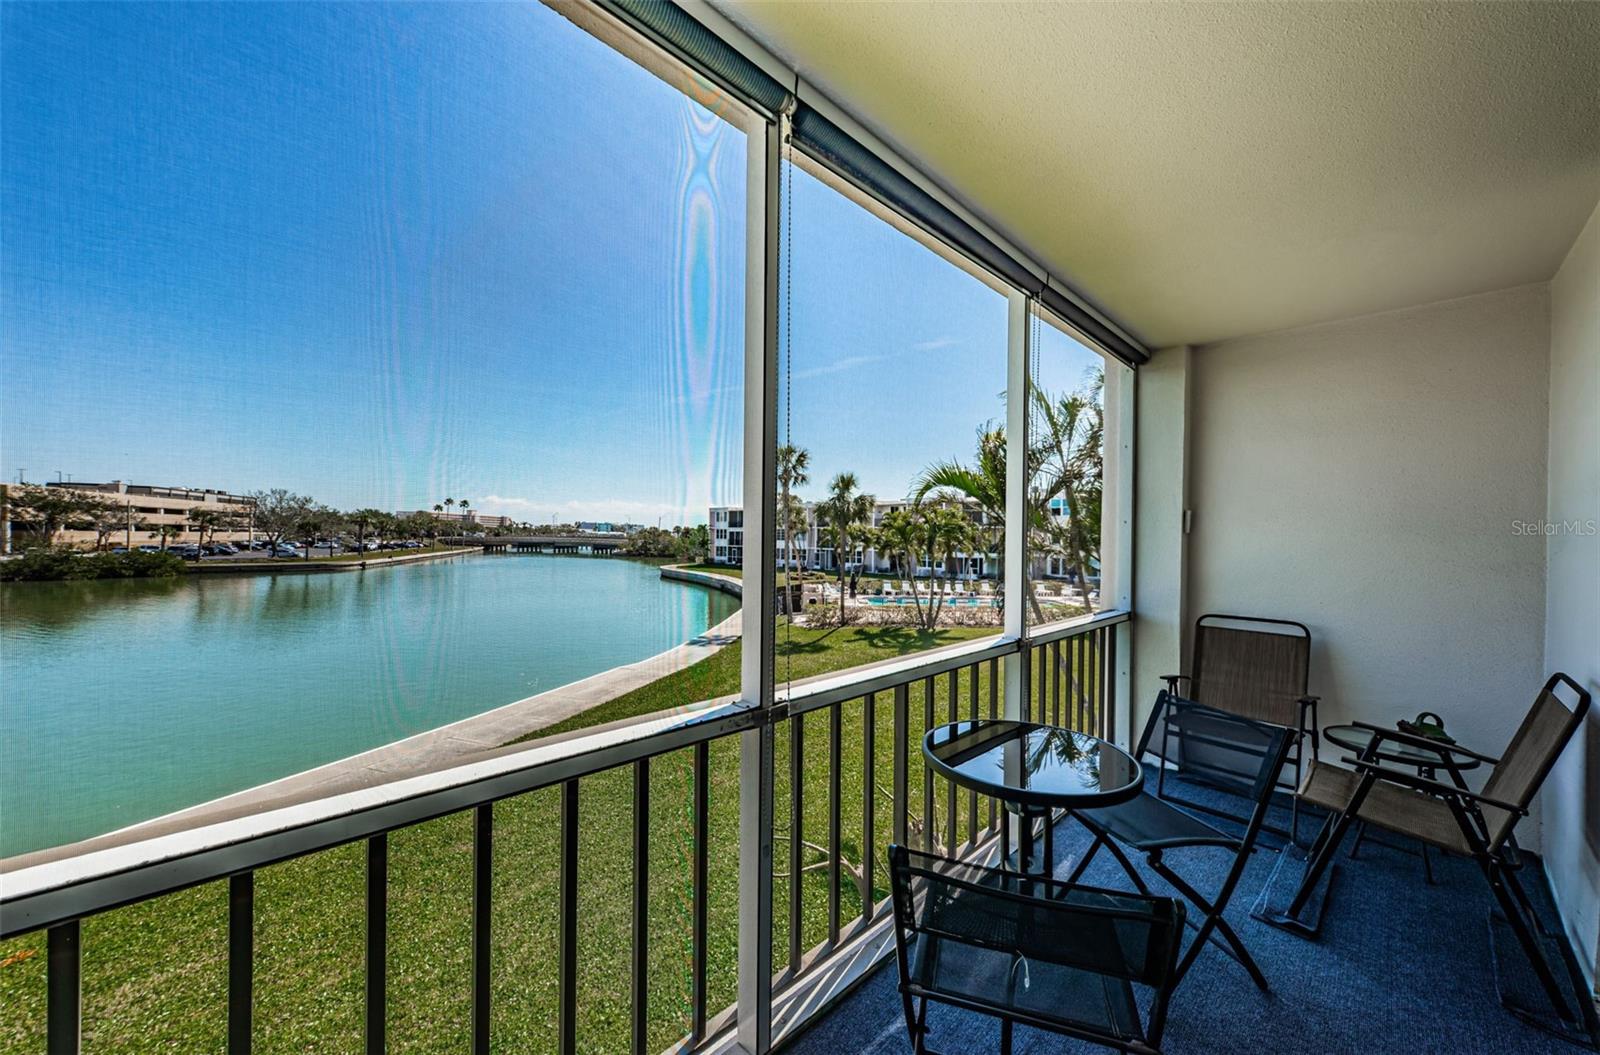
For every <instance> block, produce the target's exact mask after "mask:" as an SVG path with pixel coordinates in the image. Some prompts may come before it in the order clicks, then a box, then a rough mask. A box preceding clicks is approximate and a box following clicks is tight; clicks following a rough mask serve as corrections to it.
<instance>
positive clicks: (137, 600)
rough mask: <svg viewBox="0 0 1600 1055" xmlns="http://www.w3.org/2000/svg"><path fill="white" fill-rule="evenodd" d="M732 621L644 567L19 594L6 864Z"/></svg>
mask: <svg viewBox="0 0 1600 1055" xmlns="http://www.w3.org/2000/svg"><path fill="white" fill-rule="evenodd" d="M737 606H738V602H737V601H736V600H735V599H733V598H731V597H727V596H725V595H723V594H719V593H714V592H711V591H708V590H704V589H701V588H699V587H694V586H687V585H683V584H680V583H669V582H664V581H662V580H661V578H660V575H659V573H658V572H657V570H656V569H655V568H653V567H650V566H648V565H642V564H636V563H633V562H631V561H622V560H593V559H585V558H572V557H543V556H534V555H514V554H513V555H504V556H471V557H464V558H460V559H456V560H449V561H439V562H435V563H424V564H418V565H414V566H411V567H400V568H385V569H374V570H371V571H365V572H350V573H344V574H330V575H276V576H242V575H241V576H226V577H217V578H211V577H207V578H203V579H195V580H186V579H180V580H167V581H129V582H91V583H14V584H8V585H6V586H4V587H0V650H3V651H0V856H9V855H11V854H16V853H23V852H26V851H28V850H33V849H38V848H40V847H44V846H50V845H55V844H58V843H63V842H69V841H73V840H76V839H82V838H86V837H88V836H91V835H97V834H100V833H102V832H107V831H111V830H113V829H116V828H120V827H123V826H124V825H128V824H132V823H134V822H136V821H141V820H146V819H148V818H150V817H155V816H159V815H161V814H163V813H167V812H170V811H172V810H176V809H181V808H182V807H185V806H190V805H193V804H194V803H197V802H203V801H205V800H207V799H210V798H215V797H216V796H218V795H225V794H228V793H230V792H234V791H238V790H240V789H243V788H248V787H251V786H254V785H256V784H260V783H262V782H264V781H268V780H272V779H275V778H277V777H281V776H285V775H287V774H290V773H294V772H298V771H299V770H302V769H307V768H310V767H312V766H317V765H321V764H322V763H325V762H331V761H333V760H334V759H338V758H343V757H345V756H347V755H351V754H355V753H356V752H359V751H364V750H367V749H369V748H373V747H377V746H380V745H382V744H385V743H389V742H390V741H393V740H397V739H400V738H401V737H405V736H410V735H412V734H413V733H419V732H423V731H425V730H428V729H432V728H435V727H437V726H440V725H444V724H446V723H448V722H453V721H456V720H457V719H460V718H465V717H468V716H469V715H473V714H477V713H479V712H481V711H486V710H489V709H490V708H493V707H498V706H500V705H502V704H506V703H511V702H512V701H514V700H519V699H522V698H523V697H525V696H531V695H533V694H534V693H538V692H543V691H545V690H547V689H553V688H555V687H557V686H559V685H564V684H567V683H568V682H571V681H575V680H577V679H579V678H583V677H587V676H589V675H591V674H596V673H598V672H600V671H602V670H608V669H610V668H611V667H615V666H618V665H620V664H623V663H632V662H635V661H637V660H640V659H644V658H646V657H648V656H652V655H655V654H656V653H658V652H662V651H664V650H666V649H669V648H671V647H672V646H673V645H676V644H678V643H680V642H683V641H686V640H688V639H689V638H692V637H694V636H695V635H697V634H699V633H701V632H703V631H704V630H705V629H706V628H707V627H709V626H713V625H715V624H716V623H719V622H721V621H722V620H723V619H724V618H726V617H727V616H728V615H730V614H731V613H732V612H733V611H734V610H735V608H737ZM684 702H690V701H684Z"/></svg>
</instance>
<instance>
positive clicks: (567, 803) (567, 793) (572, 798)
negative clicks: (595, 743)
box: [556, 777, 578, 1055]
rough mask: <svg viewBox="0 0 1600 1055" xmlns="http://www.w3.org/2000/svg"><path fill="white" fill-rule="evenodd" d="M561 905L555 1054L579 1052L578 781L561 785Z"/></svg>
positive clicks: (568, 1054)
mask: <svg viewBox="0 0 1600 1055" xmlns="http://www.w3.org/2000/svg"><path fill="white" fill-rule="evenodd" d="M560 824H561V836H560V843H561V848H560V851H559V853H560V861H561V872H560V893H559V895H558V900H559V902H560V915H561V931H560V934H561V936H560V939H559V942H560V944H559V946H558V949H557V957H556V958H557V974H558V981H557V990H556V1050H557V1051H559V1052H560V1053H561V1055H574V1053H575V1052H576V1051H577V1050H578V779H577V778H576V777H572V778H569V779H568V780H566V781H564V782H563V783H562V785H561V821H560Z"/></svg>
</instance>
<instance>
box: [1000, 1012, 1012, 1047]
mask: <svg viewBox="0 0 1600 1055" xmlns="http://www.w3.org/2000/svg"><path fill="white" fill-rule="evenodd" d="M1000 1055H1011V1020H1010V1019H1009V1018H1002V1019H1001V1020H1000Z"/></svg>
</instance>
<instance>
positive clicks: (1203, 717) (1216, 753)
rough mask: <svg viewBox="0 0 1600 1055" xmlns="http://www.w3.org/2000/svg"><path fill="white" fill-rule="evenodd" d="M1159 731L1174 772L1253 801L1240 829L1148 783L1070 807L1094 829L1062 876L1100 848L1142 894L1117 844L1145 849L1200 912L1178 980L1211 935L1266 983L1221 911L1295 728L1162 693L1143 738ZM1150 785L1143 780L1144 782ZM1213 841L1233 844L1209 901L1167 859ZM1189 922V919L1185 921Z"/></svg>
mask: <svg viewBox="0 0 1600 1055" xmlns="http://www.w3.org/2000/svg"><path fill="white" fill-rule="evenodd" d="M1156 735H1160V736H1161V737H1162V738H1163V739H1164V740H1166V741H1167V742H1168V743H1167V750H1166V751H1165V756H1166V757H1168V758H1169V759H1172V760H1173V763H1172V764H1173V765H1174V766H1175V767H1176V769H1177V772H1178V773H1179V775H1180V776H1196V775H1197V776H1199V777H1201V778H1202V779H1204V780H1206V782H1207V783H1210V784H1215V785H1224V786H1227V787H1229V788H1230V789H1232V790H1237V791H1238V792H1239V793H1240V794H1242V795H1245V796H1246V797H1248V798H1249V799H1250V801H1252V802H1254V803H1255V808H1254V809H1252V810H1251V812H1250V818H1249V820H1248V821H1247V822H1246V824H1245V828H1244V832H1243V833H1242V834H1240V835H1237V836H1234V835H1229V834H1227V833H1225V832H1222V831H1220V830H1218V829H1217V828H1215V827H1213V826H1212V825H1211V824H1209V823H1207V822H1206V821H1204V820H1201V819H1200V818H1199V817H1196V816H1195V815H1194V814H1192V813H1189V812H1187V811H1185V810H1183V809H1180V808H1178V807H1177V806H1175V805H1173V804H1172V802H1170V801H1168V800H1167V799H1163V798H1160V797H1158V796H1157V795H1155V794H1153V793H1152V792H1151V791H1149V790H1146V791H1145V792H1144V793H1143V794H1142V795H1140V796H1139V797H1138V798H1136V799H1134V800H1133V801H1131V802H1126V803H1123V804H1122V805H1120V806H1109V807H1106V808H1105V809H1090V810H1075V811H1074V812H1073V814H1072V816H1073V817H1074V818H1075V819H1077V821H1078V822H1079V823H1081V824H1082V825H1083V826H1084V827H1085V828H1087V829H1089V832H1090V833H1091V834H1092V835H1093V836H1094V841H1093V842H1092V843H1091V844H1090V846H1089V849H1088V850H1087V851H1086V852H1085V853H1084V856H1083V859H1082V860H1081V861H1079V862H1078V866H1077V868H1076V869H1075V870H1074V871H1073V873H1072V876H1071V877H1070V878H1069V879H1068V880H1067V881H1068V882H1069V883H1072V882H1076V881H1077V879H1078V877H1079V876H1081V875H1082V874H1083V871H1084V869H1085V868H1087V867H1089V863H1090V862H1091V861H1092V860H1094V857H1095V855H1096V854H1097V853H1098V852H1099V851H1100V850H1101V848H1102V847H1103V848H1105V849H1106V850H1108V851H1110V853H1111V854H1112V856H1114V857H1115V858H1116V859H1117V861H1118V862H1119V863H1120V864H1121V865H1122V869H1123V871H1125V872H1127V874H1128V878H1130V879H1131V880H1132V881H1133V883H1134V886H1136V887H1137V888H1138V890H1139V892H1140V893H1141V894H1149V893H1150V889H1149V887H1148V886H1146V885H1145V882H1144V879H1143V878H1142V877H1141V876H1140V875H1139V873H1138V871H1137V870H1136V869H1135V868H1134V867H1133V864H1132V863H1131V862H1130V861H1129V860H1128V858H1127V855H1126V854H1124V853H1123V851H1122V850H1121V848H1120V847H1119V845H1118V844H1122V845H1125V846H1128V847H1131V848H1132V849H1134V850H1137V851H1139V852H1140V853H1142V854H1144V856H1145V861H1146V863H1147V864H1149V866H1150V867H1151V869H1152V870H1153V871H1155V872H1156V874H1157V875H1159V876H1161V878H1163V879H1165V880H1166V881H1167V882H1168V883H1170V884H1172V887H1173V889H1175V890H1177V891H1178V892H1179V893H1180V894H1182V895H1183V896H1184V897H1185V898H1187V899H1188V900H1189V902H1190V904H1192V905H1193V906H1194V907H1195V909H1196V910H1197V911H1198V913H1199V917H1200V923H1199V924H1198V927H1197V929H1196V933H1195V937H1194V940H1193V941H1192V942H1191V943H1190V945H1189V949H1188V951H1187V952H1185V953H1184V956H1183V959H1182V960H1181V961H1180V962H1179V964H1178V970H1177V979H1175V980H1174V984H1176V981H1177V980H1181V979H1182V978H1183V976H1184V974H1186V973H1187V972H1188V970H1189V968H1190V967H1191V966H1193V964H1194V961H1195V958H1196V957H1197V956H1199V954H1200V950H1201V949H1202V948H1203V947H1204V946H1205V944H1206V942H1207V941H1212V942H1216V943H1217V945H1218V947H1219V948H1221V949H1222V951H1223V952H1225V953H1227V954H1228V955H1229V956H1232V957H1233V958H1234V959H1235V960H1237V961H1238V962H1239V963H1240V964H1241V965H1242V966H1243V967H1244V969H1245V970H1246V971H1248V972H1249V973H1250V977H1251V979H1252V980H1254V982H1255V983H1256V985H1257V986H1259V987H1260V988H1261V989H1262V990H1263V991H1270V987H1269V986H1268V985H1267V979H1266V976H1265V975H1264V974H1262V973H1261V968H1260V967H1258V966H1256V962H1255V960H1254V959H1252V958H1251V956H1250V953H1249V951H1248V950H1247V949H1246V948H1245V947H1244V942H1243V941H1242V940H1241V939H1240V938H1239V935H1238V933H1237V932H1236V931H1235V930H1234V929H1233V927H1232V926H1230V925H1229V924H1228V922H1227V920H1225V919H1223V917H1222V914H1223V912H1225V911H1226V910H1227V908H1228V902H1229V900H1231V899H1232V897H1233V892H1234V890H1235V888H1236V887H1237V886H1238V885H1239V879H1240V878H1241V877H1242V876H1243V875H1244V870H1245V866H1246V865H1247V864H1248V863H1249V861H1250V855H1251V853H1252V852H1254V850H1255V845H1256V840H1257V838H1258V837H1259V836H1260V834H1261V829H1262V826H1263V825H1264V824H1265V823H1266V818H1267V810H1268V808H1269V807H1270V806H1271V804H1272V795H1273V789H1274V788H1275V787H1276V785H1277V782H1278V775H1279V774H1280V773H1281V772H1282V771H1283V766H1284V761H1285V759H1286V757H1287V756H1288V752H1289V743H1290V741H1291V740H1292V739H1293V737H1294V734H1293V731H1292V730H1290V729H1286V728H1284V727H1283V726H1281V725H1272V724H1270V723H1267V722H1258V721H1252V720H1250V719H1248V718H1240V717H1238V716H1236V715H1232V714H1227V713H1224V712H1222V711H1218V710H1214V709H1212V708H1209V707H1205V706H1202V705H1200V704H1197V703H1193V702H1191V701H1189V700H1180V699H1175V698H1173V697H1171V696H1169V695H1168V694H1166V693H1162V699H1161V700H1160V701H1158V706H1157V709H1156V711H1155V713H1153V714H1152V715H1151V716H1150V721H1149V722H1148V723H1147V725H1146V727H1145V731H1144V735H1143V736H1142V737H1141V743H1143V742H1144V741H1148V740H1150V739H1151V738H1152V737H1153V736H1156ZM1148 787H1149V785H1148V784H1147V785H1146V788H1147V789H1148ZM1207 846H1209V847H1216V848H1218V849H1223V850H1230V851H1232V852H1233V855H1234V857H1233V864H1232V865H1231V866H1230V867H1229V869H1228V873H1227V875H1226V876H1225V877H1224V878H1223V881H1222V884H1221V886H1220V887H1218V889H1217V893H1216V895H1215V897H1213V898H1211V899H1210V900H1209V901H1208V900H1207V899H1206V898H1205V897H1204V896H1202V895H1201V894H1200V892H1199V891H1197V890H1196V889H1195V888H1194V887H1193V886H1192V885H1191V884H1190V883H1189V882H1188V881H1186V880H1185V879H1184V878H1183V877H1182V876H1180V875H1179V874H1178V873H1177V872H1176V871H1174V870H1173V868H1172V866H1171V865H1170V864H1169V863H1168V862H1167V861H1166V860H1165V856H1164V855H1165V854H1166V853H1167V851H1169V850H1176V849H1181V848H1185V847H1207ZM1190 923H1191V925H1194V923H1193V920H1191V921H1190Z"/></svg>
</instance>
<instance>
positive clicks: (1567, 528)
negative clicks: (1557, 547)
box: [1511, 518, 1600, 538]
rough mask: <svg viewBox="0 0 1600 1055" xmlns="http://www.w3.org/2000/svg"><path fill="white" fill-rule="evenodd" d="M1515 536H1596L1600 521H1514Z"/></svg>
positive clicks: (1599, 528) (1599, 531)
mask: <svg viewBox="0 0 1600 1055" xmlns="http://www.w3.org/2000/svg"><path fill="white" fill-rule="evenodd" d="M1511 533H1512V534H1513V535H1519V536H1522V535H1541V536H1544V537H1545V538H1549V537H1550V536H1552V535H1584V536H1589V535H1596V534H1600V521H1596V520H1594V519H1592V518H1591V519H1589V520H1513V521H1512V522H1511Z"/></svg>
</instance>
